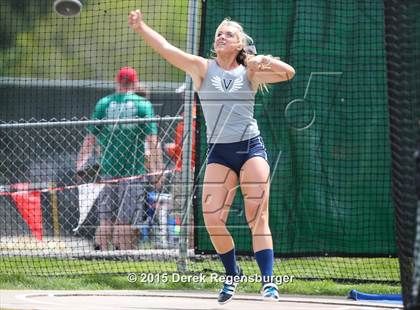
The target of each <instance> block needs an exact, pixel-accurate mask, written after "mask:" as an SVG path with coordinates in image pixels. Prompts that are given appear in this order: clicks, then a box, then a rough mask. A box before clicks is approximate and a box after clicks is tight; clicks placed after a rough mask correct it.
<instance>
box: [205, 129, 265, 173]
mask: <svg viewBox="0 0 420 310" xmlns="http://www.w3.org/2000/svg"><path fill="white" fill-rule="evenodd" d="M255 156H260V157H262V158H264V159H265V160H266V161H268V160H267V152H266V150H265V146H264V142H263V140H262V138H261V136H256V137H255V138H252V139H249V140H244V141H240V142H234V143H215V144H209V145H208V148H207V164H221V165H223V166H226V167H228V168H230V169H232V170H233V171H235V172H236V174H237V175H238V176H239V173H240V171H241V168H242V166H243V165H244V164H245V162H246V161H247V160H248V159H250V158H252V157H255Z"/></svg>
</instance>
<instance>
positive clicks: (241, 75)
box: [198, 60, 260, 143]
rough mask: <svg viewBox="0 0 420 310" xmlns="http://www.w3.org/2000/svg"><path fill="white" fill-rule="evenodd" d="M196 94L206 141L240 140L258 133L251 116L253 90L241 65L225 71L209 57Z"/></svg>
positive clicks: (231, 141) (226, 141)
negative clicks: (205, 131) (205, 128)
mask: <svg viewBox="0 0 420 310" xmlns="http://www.w3.org/2000/svg"><path fill="white" fill-rule="evenodd" d="M198 95H199V97H200V102H201V107H202V109H203V114H204V118H205V120H206V127H207V143H233V142H239V141H244V140H248V139H251V138H254V137H256V136H258V135H259V134H260V131H259V130H258V124H257V121H256V119H255V118H254V104H255V91H253V90H252V88H251V82H250V81H249V80H248V76H247V73H246V68H245V67H244V66H242V65H240V66H239V67H237V68H235V69H233V70H230V71H225V70H223V69H222V68H220V67H219V65H218V64H217V63H216V61H215V60H210V61H209V64H208V69H207V73H206V76H205V77H204V80H203V82H202V84H201V88H200V90H199V91H198Z"/></svg>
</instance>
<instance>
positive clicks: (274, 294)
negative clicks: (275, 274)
mask: <svg viewBox="0 0 420 310" xmlns="http://www.w3.org/2000/svg"><path fill="white" fill-rule="evenodd" d="M261 295H262V298H263V300H264V301H274V302H276V301H279V299H280V296H279V288H278V287H277V285H275V284H274V283H266V284H264V286H263V288H262V290H261Z"/></svg>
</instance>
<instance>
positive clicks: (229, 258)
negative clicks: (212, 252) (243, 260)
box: [219, 248, 238, 276]
mask: <svg viewBox="0 0 420 310" xmlns="http://www.w3.org/2000/svg"><path fill="white" fill-rule="evenodd" d="M219 257H220V259H221V260H222V263H223V266H225V270H226V275H228V276H234V275H236V274H237V272H238V270H237V268H236V255H235V248H233V249H232V250H230V251H229V252H226V253H224V254H219Z"/></svg>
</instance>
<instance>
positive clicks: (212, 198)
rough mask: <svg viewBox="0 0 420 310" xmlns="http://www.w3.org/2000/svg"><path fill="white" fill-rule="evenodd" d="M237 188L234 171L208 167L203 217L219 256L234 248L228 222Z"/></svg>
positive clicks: (203, 198) (203, 197)
mask: <svg viewBox="0 0 420 310" xmlns="http://www.w3.org/2000/svg"><path fill="white" fill-rule="evenodd" d="M237 186H238V176H237V175H236V173H235V172H234V171H233V170H232V169H230V168H228V167H226V166H223V165H220V164H215V163H213V164H208V165H207V167H206V173H205V175H204V184H203V195H202V204H203V217H204V223H205V225H206V229H207V231H208V233H209V235H210V239H211V241H212V243H213V246H214V248H215V250H216V252H217V253H219V254H223V253H227V252H229V251H230V250H232V249H233V248H234V243H233V239H232V236H231V235H230V233H229V231H228V230H227V228H226V220H227V217H228V214H229V209H230V206H231V205H232V202H233V198H234V197H235V193H236V188H237Z"/></svg>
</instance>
